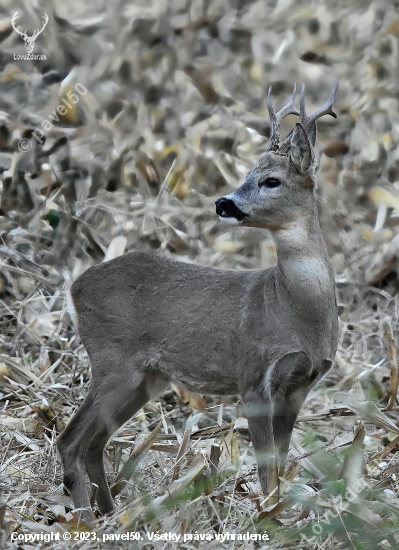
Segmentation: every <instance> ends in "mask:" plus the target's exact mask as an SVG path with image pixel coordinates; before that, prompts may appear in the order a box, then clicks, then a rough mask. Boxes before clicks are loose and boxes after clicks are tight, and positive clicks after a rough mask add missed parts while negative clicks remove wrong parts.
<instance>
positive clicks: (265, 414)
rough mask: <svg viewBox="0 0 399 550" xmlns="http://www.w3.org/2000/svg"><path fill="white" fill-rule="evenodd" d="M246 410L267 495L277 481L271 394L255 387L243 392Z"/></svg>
mask: <svg viewBox="0 0 399 550" xmlns="http://www.w3.org/2000/svg"><path fill="white" fill-rule="evenodd" d="M242 397H243V401H244V404H245V412H246V415H247V418H248V427H249V433H250V435H251V440H252V444H253V446H254V450H255V455H256V461H257V464H258V475H259V481H260V484H261V487H262V491H263V494H264V496H265V497H266V496H267V495H268V494H269V493H270V492H271V491H272V490H273V489H274V488H275V487H276V483H277V479H276V468H275V460H274V440H273V424H272V414H273V407H272V402H271V399H270V397H269V396H265V395H264V394H263V392H262V389H259V388H256V389H255V388H253V389H250V390H247V391H246V392H245V393H244V394H243V396H242Z"/></svg>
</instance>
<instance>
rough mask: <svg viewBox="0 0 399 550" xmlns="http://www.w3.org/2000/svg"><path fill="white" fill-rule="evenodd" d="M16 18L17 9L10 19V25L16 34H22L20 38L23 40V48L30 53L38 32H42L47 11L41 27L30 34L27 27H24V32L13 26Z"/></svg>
mask: <svg viewBox="0 0 399 550" xmlns="http://www.w3.org/2000/svg"><path fill="white" fill-rule="evenodd" d="M17 19H18V11H16V12H15V13H14V16H13V18H12V21H11V25H12V26H13V29H14V31H16V32H17V33H18V34H20V35H21V36H22V39H23V40H24V41H25V48H26V51H27V53H32V52H33V48H34V47H35V41H36V38H37V37H38V36H39V34H40V33H41V32H43V30H44V28H45V27H46V25H47V23H48V15H47V13H45V14H44V21H43V26H42V28H41V29H37V30H35V31H33V34H32V36H29V35H28V33H27V29H25V31H24V32H21V31H20V30H19V27H16V26H15V25H16V22H17Z"/></svg>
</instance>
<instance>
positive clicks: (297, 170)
mask: <svg viewBox="0 0 399 550" xmlns="http://www.w3.org/2000/svg"><path fill="white" fill-rule="evenodd" d="M337 86H338V84H336V85H335V86H334V88H333V90H332V92H331V94H330V97H329V98H328V101H327V102H326V103H325V105H323V107H321V108H320V109H318V110H317V111H315V112H314V113H312V114H310V115H308V114H307V113H306V109H305V85H303V86H302V91H301V99H300V111H298V110H297V109H296V108H295V107H294V101H295V93H296V87H295V86H294V90H293V93H292V96H291V99H290V101H289V102H288V104H287V105H286V106H285V107H283V108H282V109H281V110H280V111H279V112H278V113H275V112H274V109H273V106H272V102H271V87H270V89H269V93H268V96H267V105H268V110H269V115H270V122H271V133H270V145H269V148H268V151H267V152H266V153H264V154H263V155H262V156H261V157H260V158H259V160H258V162H257V163H256V164H255V166H254V167H253V169H252V170H251V171H250V172H249V173H248V174H247V177H246V179H245V182H244V183H243V185H242V186H241V187H239V188H238V189H237V190H236V191H235V192H234V193H231V194H230V195H227V196H225V197H222V198H221V199H219V200H217V201H216V212H217V214H218V215H219V217H220V219H221V220H224V221H227V222H228V223H232V224H235V225H237V224H238V225H246V226H251V227H262V228H266V229H270V230H278V229H285V228H286V227H288V226H289V225H291V224H292V223H295V222H296V221H297V220H298V219H299V218H300V217H303V214H304V212H306V211H307V210H309V209H310V208H312V202H313V188H314V186H315V173H316V170H317V161H316V156H315V152H314V146H315V143H316V120H317V119H318V118H320V117H321V116H323V115H331V116H332V117H334V118H336V116H337V115H336V114H335V113H334V111H333V109H332V105H333V102H334V97H335V92H336V90H337ZM290 114H294V115H297V116H299V122H297V123H296V125H295V127H294V129H293V130H292V131H291V132H290V134H289V135H288V136H287V138H286V139H285V141H284V142H283V143H282V144H281V145H280V125H281V123H282V121H283V119H284V118H285V117H286V116H288V115H290Z"/></svg>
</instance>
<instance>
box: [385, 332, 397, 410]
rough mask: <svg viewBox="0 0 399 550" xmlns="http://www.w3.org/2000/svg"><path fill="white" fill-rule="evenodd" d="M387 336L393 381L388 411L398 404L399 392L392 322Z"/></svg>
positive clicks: (390, 388) (386, 333)
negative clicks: (397, 396) (398, 394)
mask: <svg viewBox="0 0 399 550" xmlns="http://www.w3.org/2000/svg"><path fill="white" fill-rule="evenodd" d="M385 338H386V339H387V342H388V350H389V357H390V360H391V382H390V387H389V393H388V395H389V402H388V407H387V409H388V411H391V410H392V409H393V408H394V406H395V404H396V395H397V393H398V384H399V376H398V353H397V350H396V345H395V340H394V337H393V332H392V327H391V323H388V326H387V328H386V330H385Z"/></svg>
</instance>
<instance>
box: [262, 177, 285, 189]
mask: <svg viewBox="0 0 399 550" xmlns="http://www.w3.org/2000/svg"><path fill="white" fill-rule="evenodd" d="M279 185H281V182H280V180H278V179H277V178H268V177H266V176H263V177H262V178H260V180H259V187H269V188H273V187H278V186H279Z"/></svg>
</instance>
